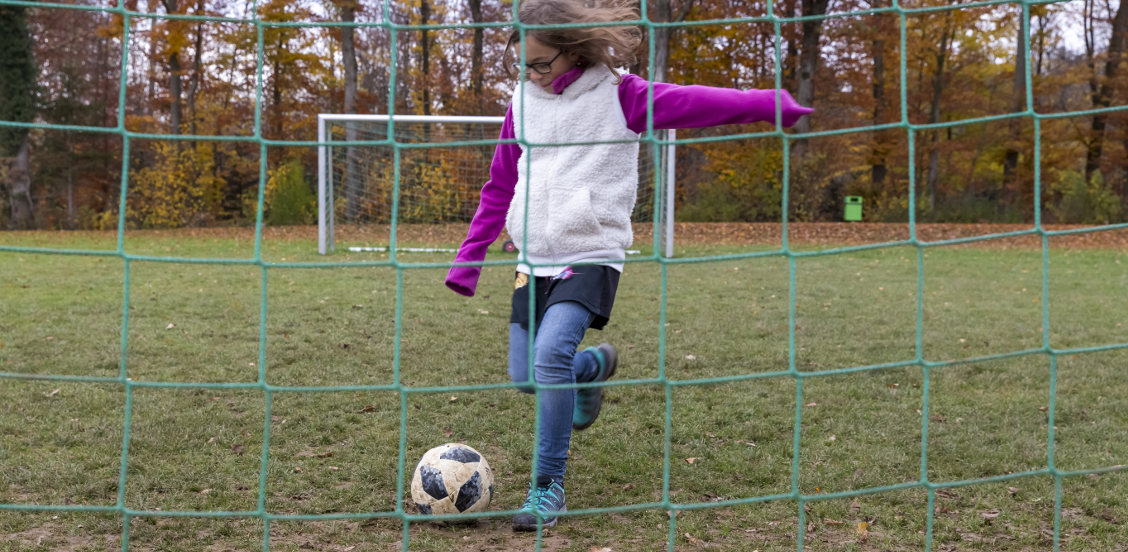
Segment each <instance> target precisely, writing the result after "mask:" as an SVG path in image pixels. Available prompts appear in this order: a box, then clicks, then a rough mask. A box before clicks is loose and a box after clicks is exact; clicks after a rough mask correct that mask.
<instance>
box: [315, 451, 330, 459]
mask: <svg viewBox="0 0 1128 552" xmlns="http://www.w3.org/2000/svg"><path fill="white" fill-rule="evenodd" d="M317 457H318V458H332V457H333V451H329V452H323V453H321V454H318V455H317Z"/></svg>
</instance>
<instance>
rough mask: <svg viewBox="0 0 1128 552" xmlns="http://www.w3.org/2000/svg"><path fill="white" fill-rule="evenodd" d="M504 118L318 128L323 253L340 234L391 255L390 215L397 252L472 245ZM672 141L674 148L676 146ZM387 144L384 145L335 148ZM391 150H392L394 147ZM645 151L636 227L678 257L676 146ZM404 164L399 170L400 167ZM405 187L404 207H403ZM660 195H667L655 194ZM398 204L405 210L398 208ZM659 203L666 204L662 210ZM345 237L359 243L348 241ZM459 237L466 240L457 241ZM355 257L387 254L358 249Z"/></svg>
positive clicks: (321, 121)
mask: <svg viewBox="0 0 1128 552" xmlns="http://www.w3.org/2000/svg"><path fill="white" fill-rule="evenodd" d="M503 120H504V118H503V117H470V116H441V115H396V116H394V117H391V116H388V115H342V114H321V115H318V118H317V140H318V142H320V143H321V144H322V145H321V146H319V147H318V154H317V224H318V243H317V247H318V252H320V253H321V254H322V255H324V254H326V253H328V252H329V251H334V250H335V249H336V237H337V234H338V232H337V225H338V223H340V225H341V226H342V227H348V228H350V230H354V231H355V234H356V235H357V236H360V237H359V238H357V241H358V243H357V244H355V245H359V241H360V240H364V241H365V242H368V243H371V242H372V241H376V242H378V243H381V244H382V245H386V244H387V241H388V240H389V239H390V233H391V224H392V220H393V216H392V215H393V212H394V213H395V215H396V216H395V217H394V218H395V222H396V228H397V239H396V241H397V246H396V249H397V251H408V252H410V251H426V252H449V251H447V250H446V249H443V248H442V247H437V246H441V245H442V244H447V245H446V247H450V245H449V244H451V243H453V242H456V241H459V240H461V238H462V237H465V228H466V224H468V223H469V222H470V220H471V219H472V218H473V217H474V212H475V210H477V208H478V199H479V194H480V191H481V188H482V185H483V184H485V183H486V182H487V181H488V180H489V178H490V164H491V162H492V160H493V153H494V149H495V147H496V145H497V138H498V136H499V135H500V134H501V125H502V122H503ZM660 132H663V133H665V132H669V139H670V140H672V139H673V137H674V134H673V131H660ZM346 141H347V142H356V141H386V142H389V143H388V144H387V145H384V144H380V145H352V146H346V145H339V146H338V145H334V142H346ZM393 144H394V145H393ZM660 151H661V153H660V154H659V155H655V153H654V148H653V147H652V146H648V145H647V144H643V147H641V148H639V159H638V163H639V190H638V200H637V201H636V203H635V208H634V211H633V213H632V215H631V218H632V220H633V221H635V222H653V221H654V220H655V211H656V210H657V213H658V215H659V216H658V220H659V228H658V230H659V232H661V234H660V235H662V236H664V238H665V239H664V240H663V241H664V245H665V248H666V254H667V256H673V225H672V224H669V222H672V221H673V216H674V203H673V197H674V194H673V190H674V178H673V175H674V146H673V145H672V144H671V145H667V146H665V147H663V148H660ZM397 156H398V161H399V163H398V166H397V163H396V161H397ZM397 183H398V198H397V197H396V192H397ZM657 190H665V193H658V192H657ZM397 200H398V201H397ZM660 201H661V202H662V203H661V204H659V202H660ZM348 235H350V236H351V235H353V232H350V233H349V234H348ZM459 236H461V237H459ZM355 245H354V247H352V248H351V249H354V250H362V251H363V250H373V249H376V250H381V249H382V248H380V247H357V246H355Z"/></svg>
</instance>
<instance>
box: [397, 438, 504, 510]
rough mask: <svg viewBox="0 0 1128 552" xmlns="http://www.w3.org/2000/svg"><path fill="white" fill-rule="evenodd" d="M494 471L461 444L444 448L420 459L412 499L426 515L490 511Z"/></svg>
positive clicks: (412, 485)
mask: <svg viewBox="0 0 1128 552" xmlns="http://www.w3.org/2000/svg"><path fill="white" fill-rule="evenodd" d="M493 490H494V489H493V472H492V471H491V470H490V467H489V464H488V463H487V462H486V459H485V458H483V457H482V455H481V454H480V453H479V452H478V451H476V450H474V449H473V448H471V447H468V446H466V445H463V444H459V443H448V444H445V445H440V446H438V447H435V448H433V449H431V450H429V451H427V452H426V453H425V454H424V455H423V458H422V459H420V460H419V465H418V466H416V468H415V474H414V476H413V477H412V480H411V497H412V500H413V501H414V502H415V505H416V506H417V507H418V508H419V511H420V513H423V514H455V513H462V512H480V511H484V510H486V509H487V508H488V507H489V505H490V502H492V500H493Z"/></svg>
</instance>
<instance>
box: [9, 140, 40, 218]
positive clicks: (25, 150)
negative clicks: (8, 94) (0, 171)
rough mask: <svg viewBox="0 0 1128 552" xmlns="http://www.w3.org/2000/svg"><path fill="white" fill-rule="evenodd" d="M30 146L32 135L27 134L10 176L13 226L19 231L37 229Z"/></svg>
mask: <svg viewBox="0 0 1128 552" xmlns="http://www.w3.org/2000/svg"><path fill="white" fill-rule="evenodd" d="M30 146H31V139H30V135H26V134H25V135H24V140H23V143H22V144H20V149H19V151H17V152H16V158H15V160H14V163H13V164H12V170H11V172H10V173H9V176H8V178H9V180H10V181H11V184H10V186H11V188H10V193H9V196H10V197H9V200H10V201H11V203H12V222H11V225H12V227H13V228H15V229H17V230H31V229H32V228H35V206H34V204H33V203H32V201H31V171H29V170H28V165H29V163H28V157H29V150H30Z"/></svg>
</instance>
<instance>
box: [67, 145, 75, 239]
mask: <svg viewBox="0 0 1128 552" xmlns="http://www.w3.org/2000/svg"><path fill="white" fill-rule="evenodd" d="M71 155H72V156H73V155H74V151H71ZM67 230H74V165H73V164H72V165H70V166H68V167H67Z"/></svg>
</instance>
